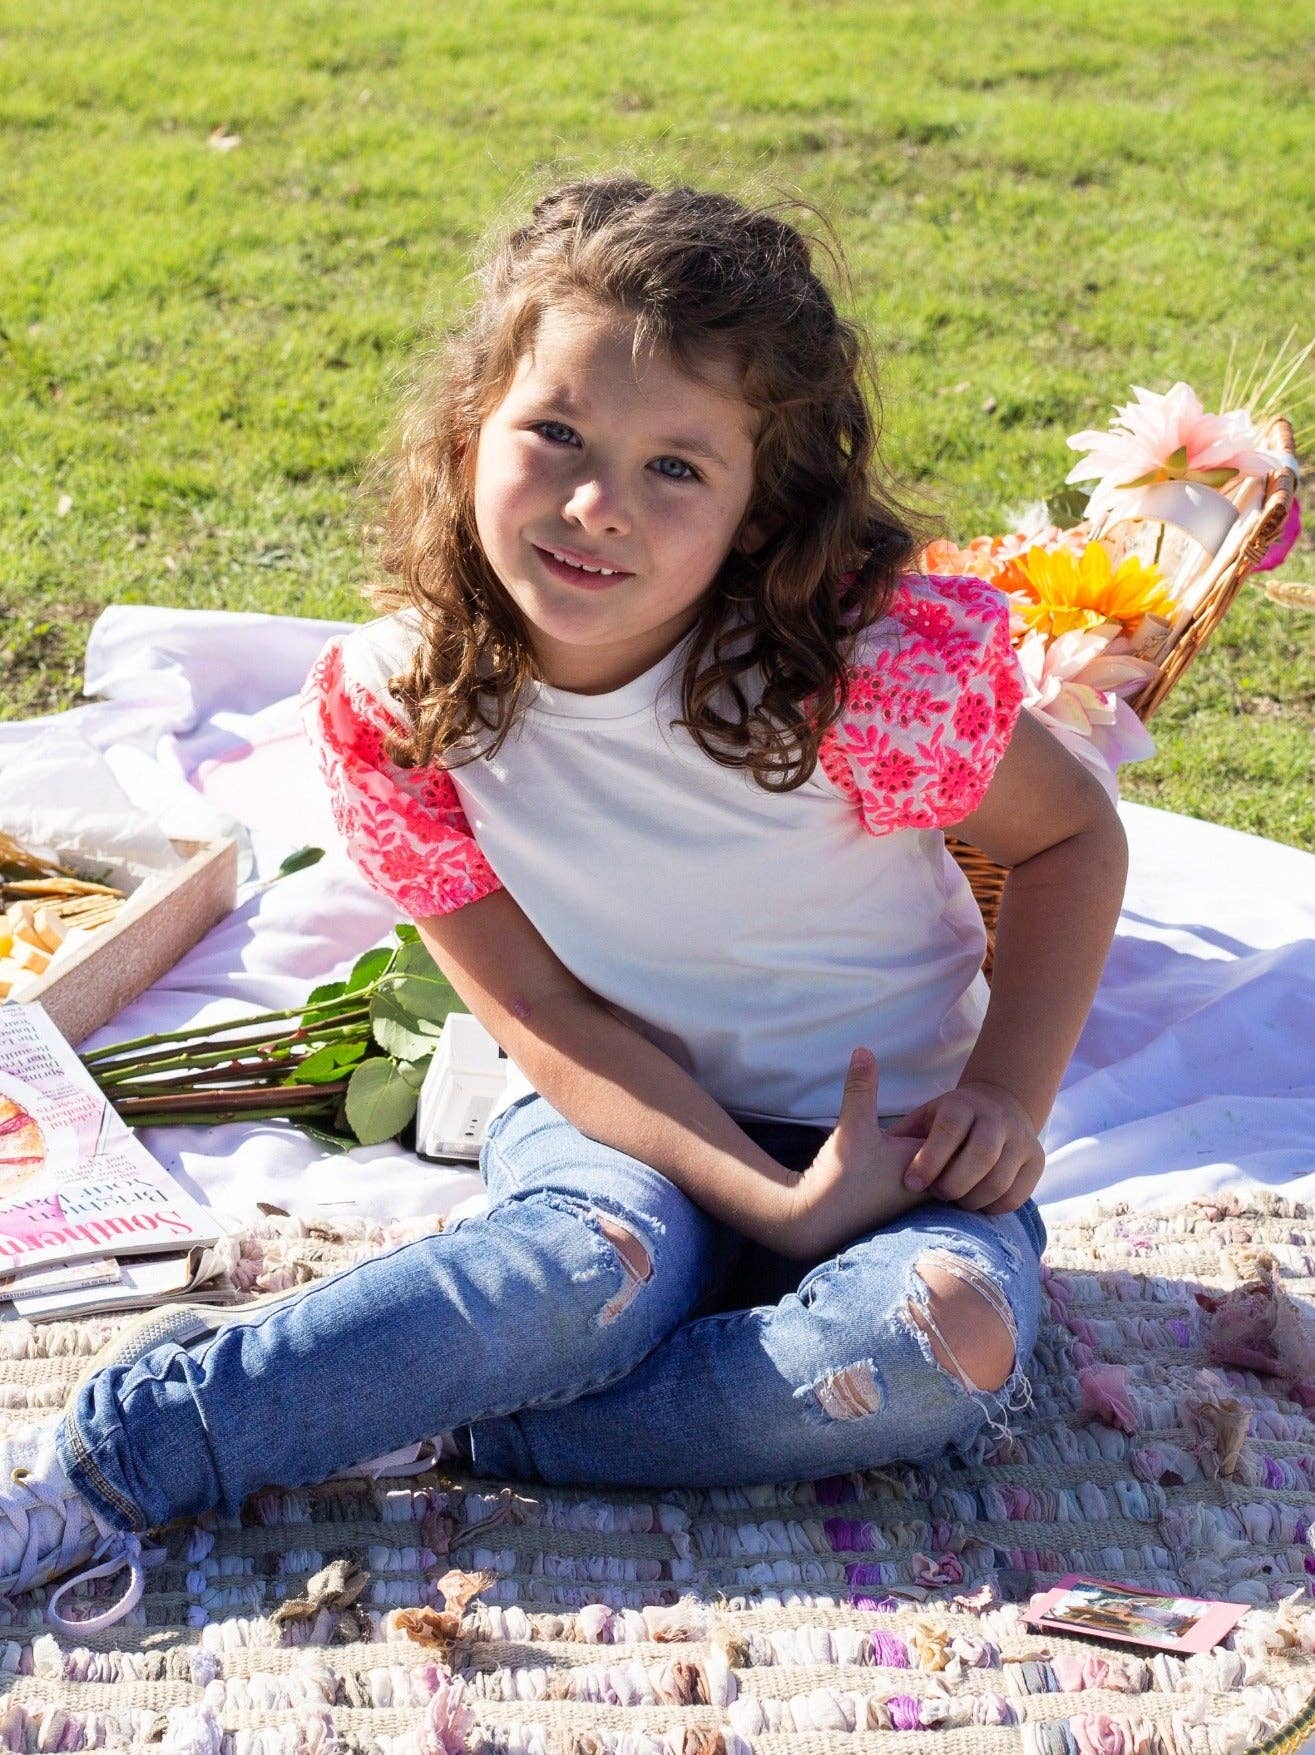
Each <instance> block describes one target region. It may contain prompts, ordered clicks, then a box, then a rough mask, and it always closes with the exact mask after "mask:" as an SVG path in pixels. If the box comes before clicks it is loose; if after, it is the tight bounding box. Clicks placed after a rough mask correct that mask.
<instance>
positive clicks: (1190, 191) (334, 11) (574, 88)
mask: <svg viewBox="0 0 1315 1755" xmlns="http://www.w3.org/2000/svg"><path fill="white" fill-rule="evenodd" d="M1312 100H1315V8H1313V7H1312V5H1311V4H1310V3H1309V0H1300V3H1298V4H1295V5H1291V6H1287V7H1281V8H1278V9H1276V10H1275V11H1274V12H1270V11H1269V10H1268V9H1263V10H1261V11H1250V10H1247V9H1244V8H1242V7H1238V6H1232V5H1227V6H1226V5H1221V4H1215V3H1209V0H1207V3H1205V4H1196V5H1192V6H1187V5H1183V4H1169V5H1161V6H1158V7H1154V8H1151V7H1146V6H1144V5H1141V4H1137V5H1134V4H1130V3H1128V0H1107V3H1105V4H1102V5H1099V6H1096V5H1086V4H1060V5H1056V4H1032V5H1018V4H1007V5H1001V4H998V3H992V4H989V5H988V4H985V3H983V0H960V3H958V4H946V3H944V0H939V3H932V4H927V3H926V0H920V3H919V4H917V5H913V4H899V5H893V4H892V5H886V4H871V3H868V4H863V3H856V0H799V3H794V4H792V3H790V0H776V3H772V4H769V3H767V0H738V3H737V4H736V5H735V6H734V7H732V6H730V5H728V4H723V5H721V6H709V5H707V4H694V3H692V0H665V3H664V4H662V5H660V6H659V5H655V4H652V0H627V3H626V4H625V5H624V6H622V5H618V4H615V3H614V0H607V3H598V0H594V3H591V4H576V3H574V0H554V3H553V4H551V5H543V4H537V5H529V4H519V3H517V4H512V3H508V0H484V3H483V4H482V5H480V6H469V5H463V6H455V5H451V4H447V3H444V4H438V5H430V6H428V7H416V6H415V5H412V4H406V5H403V4H400V3H399V0H373V3H372V4H371V5H370V6H369V7H365V6H358V7H348V6H337V7H311V6H309V5H305V4H303V5H294V4H289V3H287V0H269V3H268V4H267V5H266V6H264V7H263V8H260V9H240V8H232V7H228V6H222V7H221V6H219V5H217V4H214V3H213V0H192V3H191V4H189V5H188V6H186V7H173V6H171V7H165V6H164V5H162V4H160V0H134V3H133V4H132V5H128V4H126V3H122V0H116V3H109V0H91V3H90V4H79V5H77V6H76V7H75V6H74V5H72V4H70V3H69V0H48V3H47V4H45V5H43V6H42V7H40V8H34V7H31V6H28V5H21V6H20V5H19V4H18V3H17V0H3V4H0V126H2V128H3V159H2V161H0V457H3V459H4V463H5V478H4V479H5V491H4V494H3V499H2V500H0V609H2V610H3V612H4V626H3V630H2V631H0V662H3V665H4V675H5V689H4V696H3V702H2V703H0V713H3V714H4V715H7V716H10V717H15V716H22V715H27V714H33V713H42V712H54V711H57V710H59V709H61V708H63V707H66V706H69V705H72V704H73V703H74V701H75V700H76V699H77V696H78V691H79V687H80V671H81V664H82V655H83V652H84V649H85V641H86V635H87V631H88V629H89V627H90V625H91V623H92V622H93V621H94V620H95V618H96V616H97V615H98V614H99V612H100V610H101V609H102V608H103V607H104V605H106V604H108V603H115V602H117V603H123V602H136V603H178V604H188V605H193V606H205V607H224V608H230V609H260V610H270V611H283V612H287V613H290V614H308V615H322V616H357V615H363V614H364V613H365V611H364V609H363V607H362V605H361V601H360V598H359V586H360V580H361V576H362V570H361V569H362V563H361V558H360V543H359V536H358V527H359V516H358V509H357V506H356V503H355V499H354V489H355V485H356V483H357V480H358V477H359V474H360V471H361V468H362V465H363V463H364V461H365V460H366V458H367V457H368V456H369V454H370V452H371V450H372V448H373V447H374V446H375V445H376V444H377V443H378V441H379V440H380V438H381V437H382V435H383V432H384V430H385V427H386V425H387V422H388V418H389V413H390V409H391V407H392V405H393V401H394V398H395V396H396V393H397V389H398V386H399V383H400V382H401V374H403V372H404V371H405V366H406V361H407V358H408V354H409V352H410V350H411V348H412V345H413V343H414V342H415V341H416V339H417V337H418V336H419V335H420V334H421V332H422V330H423V327H424V325H425V323H426V322H427V321H441V320H442V318H443V316H444V314H445V313H447V312H449V311H450V310H452V309H453V308H454V306H455V305H456V304H457V303H459V302H460V301H461V299H462V298H463V297H464V296H465V293H466V289H465V288H464V287H463V284H462V282H463V275H464V274H465V273H466V270H467V267H468V251H469V249H470V247H471V246H472V244H473V243H474V242H475V241H476V239H477V237H478V236H479V234H480V232H481V230H482V228H483V227H484V226H486V225H487V224H489V223H491V222H493V221H494V220H495V219H496V218H497V217H498V215H499V214H510V213H515V212H518V211H520V209H521V207H522V205H523V203H524V201H525V199H526V196H527V193H528V192H530V191H533V190H536V189H538V188H540V187H542V186H543V185H544V183H545V182H546V181H547V180H548V179H549V178H551V177H554V176H557V175H561V174H571V173H577V174H578V173H579V172H581V171H588V170H594V169H599V168H604V167H613V166H616V165H620V164H625V165H630V166H633V167H635V168H637V169H639V170H641V171H642V172H645V173H647V174H648V175H650V176H652V177H654V178H657V179H664V178H669V177H676V176H678V177H681V178H683V179H685V180H687V181H690V182H694V183H702V184H708V185H712V186H716V187H722V188H727V189H731V190H733V191H735V192H737V193H740V194H746V195H752V194H766V193H777V192H781V191H787V192H793V193H798V194H801V195H803V196H805V197H806V198H807V199H808V200H810V201H812V202H815V203H816V204H817V205H818V206H820V207H821V208H822V209H823V210H824V211H825V212H826V213H827V214H828V215H830V217H831V218H832V220H833V221H834V224H835V226H836V228H837V230H838V232H839V235H840V237H841V239H842V242H843V244H844V247H845V250H846V252H847V255H848V258H849V262H850V267H851V271H852V275H853V283H854V289H855V294H854V303H855V306H856V308H857V310H858V312H859V314H860V315H861V316H862V317H863V319H864V320H865V321H866V322H867V323H868V324H869V325H870V326H871V329H872V332H873V335H874V338H875V341H876V345H877V352H878V358H879V361H880V365H881V369H882V374H883V377H882V404H883V417H884V440H883V450H884V455H885V458H886V461H887V463H888V464H889V466H890V468H891V469H892V470H893V471H894V472H895V474H896V476H897V478H898V479H899V480H900V481H901V482H903V483H904V484H905V485H906V486H907V487H908V488H910V489H911V490H912V491H913V495H914V497H915V499H917V500H918V501H919V502H920V503H921V504H922V505H923V506H924V507H926V508H930V509H933V510H939V511H941V512H942V513H943V514H944V516H945V517H946V519H947V520H948V521H949V527H950V530H951V531H952V533H953V534H955V535H957V536H959V537H961V538H967V537H968V536H970V535H972V534H975V533H976V532H978V531H980V530H985V529H995V528H1000V527H1001V519H1002V516H1003V513H1004V510H1005V508H1007V507H1017V506H1020V505H1022V504H1023V503H1025V502H1026V501H1028V500H1030V499H1033V498H1036V497H1038V496H1040V495H1044V494H1045V493H1046V492H1047V491H1049V490H1051V489H1053V488H1055V487H1057V486H1058V485H1059V483H1060V482H1061V481H1062V478H1063V476H1064V474H1065V473H1066V472H1067V470H1068V468H1069V467H1070V465H1071V463H1072V462H1073V461H1074V458H1073V454H1072V453H1071V452H1069V451H1068V450H1067V448H1066V446H1065V443H1064V441H1065V439H1066V437H1067V436H1068V435H1069V434H1070V433H1073V432H1076V431H1078V430H1079V429H1080V428H1083V427H1088V426H1094V425H1104V424H1105V422H1106V420H1107V419H1108V418H1109V416H1110V414H1111V413H1112V410H1113V405H1114V404H1115V403H1116V402H1122V401H1125V400H1127V399H1128V397H1129V395H1130V390H1131V386H1132V385H1133V384H1145V385H1147V386H1149V387H1151V388H1154V389H1167V388H1168V386H1169V385H1170V384H1171V383H1172V382H1173V381H1174V379H1175V378H1179V377H1181V378H1186V379H1187V380H1188V381H1189V382H1190V383H1191V384H1193V385H1194V386H1195V387H1196V388H1197V389H1198V390H1199V391H1200V393H1201V395H1202V397H1203V400H1204V401H1205V403H1206V406H1207V407H1218V400H1217V399H1218V396H1219V392H1220V390H1221V387H1222V383H1223V377H1224V370H1225V366H1226V363H1227V360H1228V356H1229V349H1230V345H1231V344H1232V343H1233V342H1234V340H1235V341H1236V344H1237V347H1238V351H1239V354H1245V355H1246V357H1247V358H1248V359H1250V358H1251V357H1253V356H1254V355H1255V353H1256V351H1257V349H1259V348H1261V347H1264V348H1265V349H1266V350H1267V351H1269V352H1273V351H1275V350H1276V349H1277V347H1278V345H1279V343H1280V342H1281V341H1282V340H1283V338H1284V336H1285V335H1286V334H1287V333H1288V331H1289V330H1290V329H1291V328H1292V327H1293V326H1294V325H1295V326H1296V327H1297V330H1298V339H1299V340H1300V341H1305V340H1306V339H1308V337H1309V335H1310V333H1311V331H1312V319H1311V306H1310V299H1309V272H1308V267H1305V268H1304V267H1303V262H1304V263H1305V264H1307V265H1308V264H1309V262H1310V260H1311V259H1312V252H1313V251H1315V208H1313V207H1312V204H1311V202H1310V198H1309V174H1310V164H1311V162H1312V154H1313V153H1315V126H1313V125H1312V120H1311V118H1312V115H1313V114H1315V110H1313V109H1312ZM212 136H214V137H215V140H218V141H219V142H220V144H216V143H215V141H214V140H212ZM234 138H235V139H236V144H232V145H230V146H228V147H227V149H226V150H221V145H222V144H223V142H225V141H232V140H233V139H234ZM1312 377H1315V374H1312ZM1311 412H1312V411H1311V410H1310V409H1307V410H1306V411H1303V413H1302V415H1301V416H1300V417H1299V418H1301V419H1305V420H1307V421H1309V419H1310V418H1311ZM1313 548H1315V543H1312V541H1311V539H1310V537H1309V536H1307V537H1304V538H1303V540H1302V543H1301V544H1300V545H1299V546H1298V548H1297V549H1296V550H1295V551H1294V553H1293V554H1292V556H1290V558H1289V560H1288V561H1287V562H1286V563H1285V565H1284V567H1283V569H1282V572H1281V573H1280V574H1279V575H1278V576H1279V577H1282V578H1292V579H1301V578H1310V577H1311V576H1312V571H1313V569H1312V565H1311V562H1312V549H1313ZM1313 636H1315V616H1312V615H1310V614H1309V613H1305V612H1302V611H1299V610H1293V609H1283V608H1278V607H1275V606H1274V605H1272V604H1270V603H1269V602H1268V601H1267V600H1266V599H1265V598H1264V597H1263V595H1262V594H1261V592H1260V591H1259V590H1256V589H1252V588H1251V587H1248V588H1247V590H1246V592H1245V593H1244V594H1243V597H1242V599H1241V600H1240V601H1239V603H1238V605H1237V606H1236V607H1235V609H1234V610H1233V611H1232V612H1231V613H1230V616H1229V619H1228V621H1227V622H1226V623H1225V624H1224V627H1223V629H1222V630H1221V632H1220V634H1218V635H1217V636H1216V637H1215V639H1214V641H1213V642H1212V644H1211V646H1210V647H1209V648H1208V649H1207V651H1206V653H1205V654H1204V655H1203V657H1202V658H1201V659H1200V660H1199V661H1198V662H1197V663H1196V665H1195V666H1194V668H1193V670H1192V672H1191V673H1190V675H1189V676H1188V678H1187V680H1186V682H1185V683H1184V684H1183V685H1182V686H1181V687H1180V688H1179V690H1178V691H1177V692H1176V694H1175V695H1174V696H1173V697H1171V699H1170V701H1169V703H1168V705H1167V706H1166V707H1165V708H1164V709H1163V711H1162V712H1161V713H1160V715H1159V716H1157V718H1156V720H1155V722H1154V730H1155V732H1156V735H1157V738H1158V740H1159V745H1160V748H1159V753H1158V754H1157V755H1156V756H1155V757H1154V758H1153V759H1152V760H1150V761H1148V762H1146V763H1143V764H1140V765H1138V766H1137V767H1135V768H1129V769H1125V770H1124V774H1123V782H1124V791H1125V793H1126V795H1127V796H1129V797H1131V798H1133V799H1138V800H1142V801H1144V802H1147V803H1152V804H1158V805H1162V806H1164V807H1166V808H1169V809H1172V810H1178V811H1185V812H1187V813H1189V814H1192V815H1197V816H1203V817H1208V818H1210V819H1212V820H1214V821H1217V822H1223V823H1227V824H1230V825H1232V826H1234V827H1236V828H1240V829H1246V830H1250V831H1253V832H1256V833H1260V834H1265V835H1269V836H1272V837H1274V838H1275V839H1277V840H1280V841H1287V842H1290V843H1292V844H1294V845H1297V846H1301V847H1306V848H1310V849H1315V794H1313V793H1312V788H1311V786H1310V749H1311V731H1312V726H1313V725H1315V658H1313V657H1312V644H1313V640H1312V637H1313Z"/></svg>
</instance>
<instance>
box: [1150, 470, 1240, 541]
mask: <svg viewBox="0 0 1315 1755" xmlns="http://www.w3.org/2000/svg"><path fill="white" fill-rule="evenodd" d="M1123 516H1124V517H1125V518H1141V519H1149V520H1151V521H1152V522H1153V523H1157V524H1176V525H1177V526H1178V528H1179V529H1180V530H1185V531H1186V532H1187V534H1188V535H1189V536H1191V537H1194V538H1195V540H1196V541H1197V542H1199V543H1200V545H1201V547H1202V548H1203V549H1204V550H1205V551H1206V553H1207V554H1210V555H1213V554H1217V553H1218V552H1219V549H1220V547H1221V545H1222V543H1223V540H1224V538H1225V537H1226V536H1227V535H1228V533H1229V531H1230V530H1231V529H1232V528H1233V525H1234V524H1236V522H1237V507H1236V506H1235V505H1234V504H1233V502H1232V501H1231V500H1230V499H1228V498H1227V497H1226V496H1225V495H1224V494H1221V493H1220V492H1219V489H1218V488H1212V487H1205V486H1203V484H1202V483H1201V482H1199V481H1157V482H1155V483H1154V484H1153V485H1152V486H1150V487H1144V488H1138V489H1137V490H1136V499H1135V503H1134V504H1131V505H1129V506H1128V508H1127V510H1126V511H1125V512H1124V513H1123Z"/></svg>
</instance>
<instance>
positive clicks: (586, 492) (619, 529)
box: [562, 476, 630, 535]
mask: <svg viewBox="0 0 1315 1755" xmlns="http://www.w3.org/2000/svg"><path fill="white" fill-rule="evenodd" d="M562 515H563V517H565V518H568V519H571V520H573V521H574V522H575V523H577V524H578V525H579V526H580V528H581V529H582V530H595V531H599V532H607V533H608V534H611V535H618V534H620V535H624V534H626V533H627V532H628V531H629V529H630V514H629V512H628V511H627V509H626V507H625V504H624V502H623V500H622V498H621V496H620V494H618V493H617V492H616V491H615V489H614V488H613V487H612V485H611V484H610V483H609V482H608V481H606V480H605V479H604V478H602V477H600V476H591V477H589V478H588V479H586V480H583V481H578V482H576V484H575V485H574V487H573V488H572V489H571V492H570V495H569V497H568V498H567V501H566V504H565V505H564V506H563V507H562Z"/></svg>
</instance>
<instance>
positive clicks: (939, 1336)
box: [906, 1252, 1017, 1391]
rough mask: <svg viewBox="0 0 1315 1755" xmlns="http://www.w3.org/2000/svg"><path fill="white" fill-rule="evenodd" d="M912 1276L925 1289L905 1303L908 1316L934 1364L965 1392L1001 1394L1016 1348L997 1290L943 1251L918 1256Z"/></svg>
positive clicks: (1010, 1320) (1006, 1308)
mask: <svg viewBox="0 0 1315 1755" xmlns="http://www.w3.org/2000/svg"><path fill="white" fill-rule="evenodd" d="M915 1272H916V1273H917V1275H918V1278H919V1279H920V1280H921V1281H922V1283H923V1285H924V1286H926V1288H927V1300H926V1302H925V1304H919V1303H917V1302H916V1301H914V1300H913V1299H910V1300H909V1302H908V1305H907V1307H906V1308H907V1314H908V1316H909V1319H910V1321H912V1322H914V1323H916V1325H917V1326H918V1328H920V1329H921V1330H922V1332H923V1334H925V1335H926V1337H927V1339H928V1341H929V1343H930V1345H931V1350H932V1353H933V1354H934V1355H935V1358H936V1360H937V1363H938V1364H939V1365H940V1366H941V1367H942V1369H943V1370H945V1371H946V1372H948V1373H949V1375H950V1376H951V1377H953V1378H954V1380H955V1382H956V1383H959V1384H961V1385H962V1386H963V1388H964V1389H966V1390H970V1391H976V1390H999V1389H1003V1388H1004V1386H1005V1384H1006V1383H1007V1382H1008V1381H1009V1377H1010V1374H1011V1373H1012V1371H1013V1369H1014V1362H1015V1359H1016V1357H1017V1343H1016V1341H1015V1338H1014V1324H1013V1316H1012V1313H1011V1312H1010V1310H1009V1306H1008V1305H1007V1304H1006V1302H1005V1300H1004V1296H1003V1294H1002V1293H1001V1292H1000V1289H999V1287H997V1286H996V1285H995V1284H994V1282H993V1281H991V1280H990V1279H988V1278H987V1276H986V1275H985V1274H983V1273H982V1272H981V1270H980V1269H978V1268H975V1267H974V1266H973V1265H972V1264H971V1263H969V1262H967V1261H965V1260H964V1259H963V1258H962V1257H960V1256H956V1255H951V1254H949V1253H948V1252H938V1253H937V1254H936V1255H935V1256H931V1255H926V1256H923V1257H922V1259H921V1260H920V1261H919V1262H918V1264H917V1267H916V1269H915Z"/></svg>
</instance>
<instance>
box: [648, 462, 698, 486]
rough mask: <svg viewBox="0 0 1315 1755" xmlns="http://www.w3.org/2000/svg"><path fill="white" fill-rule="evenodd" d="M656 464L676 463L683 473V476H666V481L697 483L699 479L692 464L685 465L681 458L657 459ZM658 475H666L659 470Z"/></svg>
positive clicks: (663, 471)
mask: <svg viewBox="0 0 1315 1755" xmlns="http://www.w3.org/2000/svg"><path fill="white" fill-rule="evenodd" d="M658 462H659V463H678V464H679V465H680V467H681V468H682V469H683V470H684V471H685V474H684V475H668V476H667V480H668V481H697V480H698V479H699V472H698V470H697V469H695V468H694V466H693V464H690V463H686V461H685V459H684V458H683V457H659V458H658ZM658 474H659V475H666V471H665V470H662V469H660V470H659V471H658Z"/></svg>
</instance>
